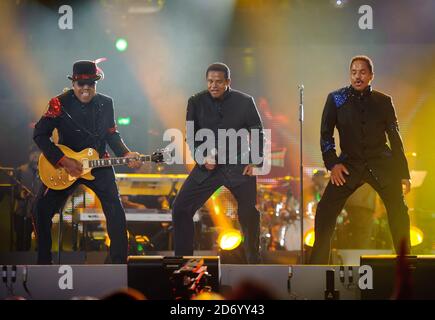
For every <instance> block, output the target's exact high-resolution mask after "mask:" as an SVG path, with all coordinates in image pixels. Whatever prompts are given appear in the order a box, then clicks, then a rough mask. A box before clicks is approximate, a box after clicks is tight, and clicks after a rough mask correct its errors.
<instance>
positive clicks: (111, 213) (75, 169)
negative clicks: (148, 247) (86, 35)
mask: <svg viewBox="0 0 435 320" xmlns="http://www.w3.org/2000/svg"><path fill="white" fill-rule="evenodd" d="M68 78H69V79H70V80H72V89H70V90H68V91H66V92H64V93H62V94H61V95H59V96H57V97H54V98H52V99H51V100H50V102H49V104H48V109H47V111H46V112H45V113H44V115H43V116H42V117H41V119H40V120H39V121H38V123H37V124H36V126H35V130H34V134H33V139H34V141H35V142H36V144H37V145H38V147H39V148H40V149H41V151H42V152H43V153H44V155H45V157H46V158H47V159H48V160H49V161H50V162H51V163H52V164H53V165H54V166H61V167H63V168H65V170H66V171H67V172H68V173H69V174H70V175H71V176H74V177H78V176H80V175H81V173H82V164H81V163H80V162H78V161H76V160H75V159H72V158H68V157H66V156H65V155H64V154H63V152H62V151H61V150H60V149H59V148H58V147H57V146H56V145H55V144H54V143H53V142H52V140H51V136H52V133H53V130H54V129H57V131H58V136H59V144H62V145H65V146H67V147H69V148H71V149H72V150H74V151H81V150H83V149H85V148H94V149H95V150H97V151H98V154H99V155H100V157H105V156H107V151H106V144H109V146H110V148H111V149H112V150H113V152H114V153H115V154H116V156H118V157H121V156H125V157H129V158H136V157H138V156H139V154H138V153H136V152H131V151H130V150H129V149H128V148H127V146H126V145H125V143H124V141H123V140H122V138H121V136H120V134H119V132H118V130H117V127H116V123H115V120H114V108H113V100H112V98H110V97H108V96H105V95H102V94H100V93H97V92H96V85H97V81H98V80H100V79H102V78H103V72H102V70H101V69H100V68H98V66H97V62H95V61H86V60H85V61H77V62H76V63H75V64H74V66H73V75H72V76H69V77H68ZM129 166H130V167H138V166H140V162H139V161H132V162H130V164H129ZM92 174H93V175H94V176H95V180H84V179H78V180H77V181H76V182H75V183H74V184H73V185H72V186H71V187H69V188H67V189H65V190H52V189H48V188H47V187H46V186H45V185H43V186H42V188H41V189H40V191H39V194H38V198H37V202H36V225H37V237H38V264H51V263H52V257H51V243H52V239H51V224H52V223H51V220H52V218H53V215H54V214H55V213H56V212H59V210H61V208H62V207H63V205H64V204H65V201H66V200H67V198H68V196H69V195H71V193H72V192H73V191H74V189H75V187H76V186H77V185H78V184H84V185H86V186H87V187H89V188H90V189H92V190H93V191H94V192H95V194H96V195H97V196H98V198H99V199H100V201H101V204H102V207H103V211H104V214H105V216H106V221H107V231H108V234H109V237H110V240H111V245H110V257H111V262H112V263H126V259H127V246H128V244H127V243H128V241H127V230H126V220H125V213H124V209H123V207H122V204H121V201H120V198H119V193H118V188H117V186H116V183H115V175H114V171H113V168H112V167H104V168H95V169H93V170H92Z"/></svg>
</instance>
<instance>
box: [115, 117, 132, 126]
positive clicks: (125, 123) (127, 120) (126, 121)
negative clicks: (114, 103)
mask: <svg viewBox="0 0 435 320" xmlns="http://www.w3.org/2000/svg"><path fill="white" fill-rule="evenodd" d="M117 122H118V125H120V126H128V125H130V123H131V118H130V117H125V118H118V121H117Z"/></svg>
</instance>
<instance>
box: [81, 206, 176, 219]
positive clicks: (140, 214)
mask: <svg viewBox="0 0 435 320" xmlns="http://www.w3.org/2000/svg"><path fill="white" fill-rule="evenodd" d="M125 217H126V220H127V221H129V222H171V221H172V211H171V210H158V209H145V210H137V211H126V213H125ZM105 220H106V217H105V216H104V213H103V212H102V211H101V210H89V209H86V210H84V211H83V212H81V213H79V214H77V216H76V218H75V221H76V222H92V221H105Z"/></svg>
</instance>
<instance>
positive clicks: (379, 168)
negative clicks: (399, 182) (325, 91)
mask: <svg viewBox="0 0 435 320" xmlns="http://www.w3.org/2000/svg"><path fill="white" fill-rule="evenodd" d="M335 127H336V128H337V130H338V132H339V136H340V148H341V155H340V156H337V153H336V148H335V141H334V137H333V135H334V128H335ZM386 136H388V140H389V142H390V146H388V145H387V139H386ZM320 145H321V150H322V155H323V160H324V163H325V166H326V168H327V169H329V170H331V169H332V167H333V166H334V165H335V164H337V163H343V164H345V166H346V167H347V169H348V170H349V172H350V175H349V176H348V177H347V178H346V184H347V185H349V186H350V187H354V186H356V185H357V184H358V183H359V182H360V180H361V177H362V173H363V172H364V169H368V170H369V171H370V172H371V173H372V174H373V176H374V177H375V179H376V180H377V181H378V182H379V183H380V184H381V186H385V185H387V184H388V183H389V182H390V181H391V180H392V179H397V178H399V179H409V177H410V176H409V169H408V163H407V160H406V157H405V154H404V151H403V144H402V139H401V137H400V133H399V126H398V122H397V117H396V113H395V109H394V106H393V102H392V98H391V97H390V96H388V95H385V94H383V93H381V92H378V91H375V90H372V88H371V87H370V86H369V87H368V88H367V89H366V90H365V91H364V92H358V91H356V90H354V89H353V88H352V87H351V86H349V87H345V88H342V89H339V90H337V91H334V92H332V93H330V94H329V95H328V98H327V100H326V104H325V108H324V110H323V115H322V124H321V139H320Z"/></svg>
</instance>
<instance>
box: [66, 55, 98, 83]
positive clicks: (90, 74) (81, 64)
mask: <svg viewBox="0 0 435 320" xmlns="http://www.w3.org/2000/svg"><path fill="white" fill-rule="evenodd" d="M103 78H104V73H103V70H101V69H100V68H99V67H98V66H97V62H96V61H90V60H80V61H76V62H75V63H74V65H73V75H72V76H68V79H70V80H72V81H98V80H100V79H103Z"/></svg>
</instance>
